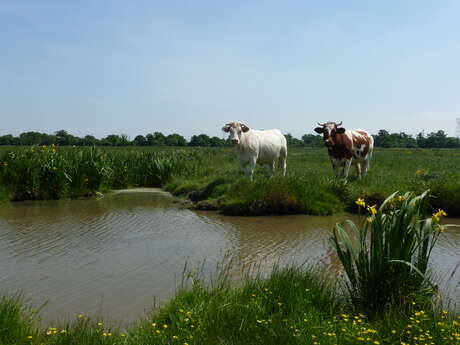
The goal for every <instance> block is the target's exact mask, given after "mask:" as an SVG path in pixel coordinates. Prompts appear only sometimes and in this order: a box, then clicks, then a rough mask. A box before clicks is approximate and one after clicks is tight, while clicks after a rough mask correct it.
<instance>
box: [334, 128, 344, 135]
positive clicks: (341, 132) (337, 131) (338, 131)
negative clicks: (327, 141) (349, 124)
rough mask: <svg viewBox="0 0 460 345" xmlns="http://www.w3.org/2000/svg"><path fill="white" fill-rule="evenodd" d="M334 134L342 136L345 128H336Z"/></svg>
mask: <svg viewBox="0 0 460 345" xmlns="http://www.w3.org/2000/svg"><path fill="white" fill-rule="evenodd" d="M335 132H336V133H337V134H343V133H345V128H343V127H339V128H337V130H336V131H335Z"/></svg>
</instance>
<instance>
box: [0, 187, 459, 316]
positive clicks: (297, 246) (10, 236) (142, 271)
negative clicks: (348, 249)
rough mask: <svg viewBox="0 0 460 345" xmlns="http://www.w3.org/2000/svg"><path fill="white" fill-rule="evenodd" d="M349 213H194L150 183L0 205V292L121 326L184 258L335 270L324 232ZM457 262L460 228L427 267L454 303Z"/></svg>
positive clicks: (152, 299) (46, 311)
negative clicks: (88, 194)
mask: <svg viewBox="0 0 460 345" xmlns="http://www.w3.org/2000/svg"><path fill="white" fill-rule="evenodd" d="M347 218H351V219H353V220H357V219H356V216H353V215H348V214H341V215H335V216H331V217H314V216H301V215H298V216H282V217H230V216H224V215H220V214H218V213H216V212H195V211H191V210H188V209H181V208H180V207H178V206H177V204H175V203H174V199H173V198H172V197H171V196H170V195H169V194H167V193H163V192H161V191H160V190H154V189H139V190H131V191H121V192H118V193H114V194H109V195H105V196H104V197H102V198H99V199H85V200H60V201H40V202H19V203H13V204H11V205H7V206H4V207H1V208H0V287H1V288H0V293H1V294H9V293H16V292H18V291H22V293H23V295H24V296H25V298H26V299H27V300H28V301H29V302H30V303H32V304H33V305H34V306H39V305H41V304H43V303H44V302H46V304H44V306H43V307H42V309H41V312H40V315H41V318H42V320H43V322H44V323H45V324H47V323H49V322H53V321H56V320H61V321H62V320H68V319H73V318H75V317H76V315H78V314H80V313H83V314H85V315H92V316H99V317H102V318H104V319H105V320H107V321H110V322H111V323H118V324H123V325H126V324H127V323H129V322H134V321H137V320H139V319H140V318H141V317H143V316H144V315H145V313H146V312H148V311H149V310H151V307H152V306H153V305H154V304H155V303H156V304H158V303H161V302H164V301H166V300H167V299H168V298H170V297H172V296H174V293H175V291H176V288H177V287H178V286H179V284H180V282H181V280H182V272H183V269H184V265H185V264H186V263H187V267H190V268H194V267H198V266H200V265H201V267H203V271H204V273H205V274H211V273H212V272H213V271H215V268H216V265H218V264H219V263H222V262H225V261H228V260H232V261H233V262H234V263H236V264H237V265H241V267H244V266H246V267H247V266H248V265H256V266H259V269H261V270H262V271H263V270H268V269H269V268H270V267H272V265H273V264H275V263H279V264H281V265H283V264H288V263H303V262H306V261H307V262H309V263H312V264H314V265H319V264H321V265H325V266H326V267H328V268H329V269H337V267H339V264H338V261H337V259H336V257H335V255H333V252H332V250H331V246H330V244H329V242H328V238H329V236H330V230H331V228H332V227H333V226H334V224H335V223H336V222H341V221H343V220H345V219H347ZM448 221H449V222H451V223H460V220H458V219H454V220H453V219H450V220H448ZM459 262H460V231H459V230H455V229H452V230H447V231H446V232H445V233H443V234H442V236H441V238H440V240H439V242H438V244H437V246H436V248H435V250H434V253H433V261H432V270H433V272H434V273H435V274H436V276H437V279H438V280H439V281H440V286H441V287H442V289H443V291H444V293H445V294H446V295H447V296H449V297H450V298H451V299H452V300H454V301H456V300H459V299H460V286H459V285H458V282H459V280H460V268H457V269H456V266H457V265H459ZM452 272H454V274H453V276H452V277H451V273H452Z"/></svg>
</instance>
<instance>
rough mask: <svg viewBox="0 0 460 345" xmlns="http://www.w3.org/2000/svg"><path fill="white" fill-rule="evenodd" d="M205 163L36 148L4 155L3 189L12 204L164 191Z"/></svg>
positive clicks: (177, 156)
mask: <svg viewBox="0 0 460 345" xmlns="http://www.w3.org/2000/svg"><path fill="white" fill-rule="evenodd" d="M200 161H201V156H200V155H198V154H196V153H195V152H192V151H183V150H175V151H171V152H161V151H150V152H140V151H127V150H125V151H116V150H114V151H110V150H108V151H103V150H101V149H98V148H56V147H54V146H48V147H47V146H43V147H32V148H28V149H21V150H15V151H6V152H4V153H3V154H2V155H0V184H1V186H2V192H3V194H4V195H5V194H6V198H8V199H9V200H33V199H59V198H63V197H78V196H87V195H93V194H95V193H96V192H98V191H104V190H107V189H115V188H126V187H134V186H146V187H159V186H161V185H163V184H165V183H166V182H168V181H169V180H170V179H171V178H172V177H173V176H174V175H180V176H182V177H186V176H189V175H192V174H196V172H197V170H199V169H200Z"/></svg>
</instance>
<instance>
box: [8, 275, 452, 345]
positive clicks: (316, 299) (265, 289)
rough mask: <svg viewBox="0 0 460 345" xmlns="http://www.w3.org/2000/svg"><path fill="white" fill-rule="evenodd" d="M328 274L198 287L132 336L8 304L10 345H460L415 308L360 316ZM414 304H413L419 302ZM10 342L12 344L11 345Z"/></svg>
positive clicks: (428, 312)
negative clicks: (35, 316)
mask: <svg viewBox="0 0 460 345" xmlns="http://www.w3.org/2000/svg"><path fill="white" fill-rule="evenodd" d="M336 291H337V290H336V288H335V286H333V285H331V283H330V280H329V279H327V276H326V275H325V273H324V272H318V271H312V270H310V269H307V268H305V267H304V268H301V267H288V268H284V269H276V268H275V269H274V270H273V272H272V273H271V274H270V275H269V276H268V277H266V278H262V277H260V276H255V277H252V278H250V277H249V276H246V278H244V279H243V281H242V283H241V284H239V285H238V286H231V285H230V284H229V282H228V280H227V281H219V283H218V284H217V285H215V286H213V287H212V286H206V285H205V284H204V283H203V282H202V281H201V280H197V279H194V280H193V284H192V286H191V287H190V288H189V289H182V290H180V291H179V292H178V293H177V295H176V297H174V298H173V299H171V300H170V301H169V302H168V303H167V304H165V305H163V306H162V307H161V308H160V309H158V310H155V311H152V312H151V313H150V314H149V315H148V316H146V317H145V318H143V319H141V320H139V321H138V322H137V323H136V324H134V325H132V326H131V327H129V328H128V329H126V330H119V329H113V328H111V327H110V326H109V325H105V324H104V323H102V322H101V321H99V320H92V319H91V318H89V317H87V316H85V315H79V316H78V317H77V318H76V320H75V321H74V322H71V323H65V324H57V325H50V326H48V325H47V326H43V327H39V326H38V324H37V323H36V322H33V321H32V320H31V319H30V317H29V314H27V313H20V312H18V311H15V312H13V313H11V312H8V311H7V310H10V309H11V308H12V307H13V309H15V310H18V308H19V310H20V309H21V304H20V302H18V300H15V299H8V298H3V299H2V300H1V303H0V322H2V323H1V324H0V326H1V327H0V339H2V340H3V342H2V344H5V345H9V344H30V345H39V344H43V345H45V344H46V345H48V344H49V345H55V344H60V345H61V344H62V345H65V344H72V345H74V344H75V345H77V344H78V345H89V344H101V345H102V344H104V345H105V344H125V345H144V344H145V345H147V344H158V345H163V344H165V345H166V344H178V345H179V344H180V345H184V344H189V345H195V344H196V345H198V344H199V345H208V344H209V345H211V344H212V345H214V344H215V345H217V344H232V345H239V344H241V345H243V344H244V345H256V344H261V345H262V344H263V345H270V344H273V345H279V344H286V345H289V344H314V345H320V344H321V345H326V344H331V345H332V344H341V345H355V344H375V345H378V344H382V345H383V344H404V343H405V344H412V345H415V344H431V343H434V344H445V345H453V344H458V343H459V341H460V334H459V333H460V314H455V313H453V312H447V311H442V310H435V309H433V308H426V307H427V306H426V305H420V304H418V303H417V302H414V304H412V303H410V304H409V305H410V307H409V308H408V310H406V311H405V313H398V312H393V313H382V314H381V315H378V317H373V318H370V317H368V316H367V315H365V314H360V313H354V312H352V311H351V309H350V307H349V305H348V304H347V303H346V301H345V300H344V299H343V296H340V295H338V294H337V292H336ZM411 302H412V301H411ZM5 339H6V340H5Z"/></svg>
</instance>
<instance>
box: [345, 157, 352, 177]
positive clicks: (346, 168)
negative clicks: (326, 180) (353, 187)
mask: <svg viewBox="0 0 460 345" xmlns="http://www.w3.org/2000/svg"><path fill="white" fill-rule="evenodd" d="M350 165H351V159H345V164H344V167H343V177H344V179H345V181H347V178H348V172H349V171H350Z"/></svg>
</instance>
